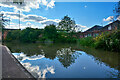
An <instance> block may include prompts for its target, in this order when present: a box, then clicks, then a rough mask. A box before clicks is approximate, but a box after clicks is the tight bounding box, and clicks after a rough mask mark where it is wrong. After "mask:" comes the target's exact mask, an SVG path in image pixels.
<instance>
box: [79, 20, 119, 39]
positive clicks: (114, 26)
mask: <svg viewBox="0 0 120 80" xmlns="http://www.w3.org/2000/svg"><path fill="white" fill-rule="evenodd" d="M118 29H120V21H119V20H116V21H114V22H112V23H110V24H108V25H106V26H104V27H102V26H99V25H95V26H93V27H92V28H90V29H88V30H86V31H85V32H81V33H78V35H79V38H84V37H96V36H98V35H100V34H101V33H103V32H107V31H113V30H118Z"/></svg>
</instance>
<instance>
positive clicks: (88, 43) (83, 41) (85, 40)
mask: <svg viewBox="0 0 120 80" xmlns="http://www.w3.org/2000/svg"><path fill="white" fill-rule="evenodd" d="M78 42H79V44H81V45H82V46H91V47H92V46H94V40H93V37H86V38H81V39H79V40H78Z"/></svg>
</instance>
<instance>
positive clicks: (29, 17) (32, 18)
mask: <svg viewBox="0 0 120 80" xmlns="http://www.w3.org/2000/svg"><path fill="white" fill-rule="evenodd" d="M46 19H47V18H46V17H42V16H37V15H27V16H26V17H24V18H23V19H22V21H33V22H40V21H44V20H46Z"/></svg>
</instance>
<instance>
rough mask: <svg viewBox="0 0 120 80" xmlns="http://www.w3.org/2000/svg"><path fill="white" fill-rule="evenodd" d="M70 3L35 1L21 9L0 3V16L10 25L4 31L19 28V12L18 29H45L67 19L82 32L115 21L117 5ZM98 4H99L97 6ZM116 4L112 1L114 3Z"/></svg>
mask: <svg viewBox="0 0 120 80" xmlns="http://www.w3.org/2000/svg"><path fill="white" fill-rule="evenodd" d="M92 1H93V2H89V1H88V2H87V0H86V2H82V1H77V0H75V2H72V0H69V1H68V0H64V2H63V1H62V0H61V2H60V0H56V1H55V0H36V1H33V2H30V1H29V2H25V3H23V4H22V5H19V4H13V3H12V2H0V6H1V7H0V13H4V14H5V15H6V16H7V18H10V20H11V21H10V25H7V26H6V28H12V29H18V28H19V11H20V14H21V15H20V23H21V24H20V28H21V29H25V28H26V27H32V28H44V27H45V26H46V25H50V24H55V25H58V23H59V22H60V21H61V19H62V18H63V17H64V16H66V15H68V16H69V17H71V19H73V20H75V22H76V25H77V26H78V27H79V28H80V30H82V31H85V30H87V29H89V28H91V27H93V26H94V25H101V26H104V25H107V24H109V23H110V22H111V20H112V19H113V18H114V16H115V14H114V13H113V9H114V7H115V5H116V3H117V0H116V2H112V0H111V2H99V1H98V0H96V2H94V0H92ZM97 1H98V2H97ZM114 1H115V0H114Z"/></svg>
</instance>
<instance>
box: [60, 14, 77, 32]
mask: <svg viewBox="0 0 120 80" xmlns="http://www.w3.org/2000/svg"><path fill="white" fill-rule="evenodd" d="M75 25H76V24H75V21H74V20H72V19H71V18H70V17H68V16H64V18H63V19H62V20H61V21H60V22H59V25H58V29H60V30H65V31H67V32H72V31H74V30H75Z"/></svg>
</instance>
